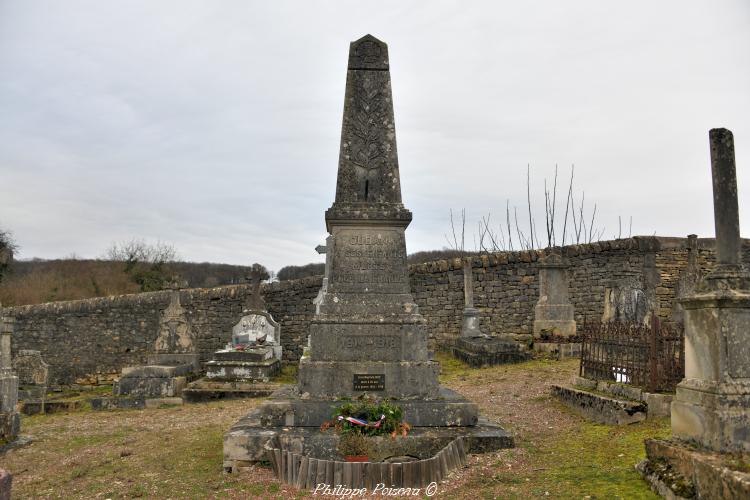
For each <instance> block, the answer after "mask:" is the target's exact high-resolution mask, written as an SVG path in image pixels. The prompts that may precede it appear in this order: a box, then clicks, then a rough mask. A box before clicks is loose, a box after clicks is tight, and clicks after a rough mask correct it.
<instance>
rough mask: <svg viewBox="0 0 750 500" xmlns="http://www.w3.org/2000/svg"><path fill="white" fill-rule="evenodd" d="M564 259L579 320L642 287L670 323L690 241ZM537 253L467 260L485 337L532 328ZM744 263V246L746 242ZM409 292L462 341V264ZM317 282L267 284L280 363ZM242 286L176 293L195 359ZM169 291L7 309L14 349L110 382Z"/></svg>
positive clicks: (444, 331) (230, 320)
mask: <svg viewBox="0 0 750 500" xmlns="http://www.w3.org/2000/svg"><path fill="white" fill-rule="evenodd" d="M563 254H564V255H565V256H566V257H567V258H568V260H569V261H570V265H571V266H570V269H569V277H570V290H569V292H570V298H571V301H572V303H573V305H574V307H575V319H576V322H577V323H578V327H579V328H581V327H582V326H583V323H584V322H585V321H600V320H601V319H602V315H603V314H604V313H605V308H606V306H605V295H606V294H607V293H608V292H611V291H612V290H613V289H615V290H619V289H626V290H631V289H633V290H639V293H642V295H643V297H644V300H645V301H646V302H645V303H647V305H648V307H650V308H651V310H653V311H655V312H656V313H657V314H658V315H659V317H660V318H662V319H665V320H670V319H671V318H672V316H673V307H674V304H675V300H674V297H675V289H676V286H677V282H678V280H679V277H680V273H683V272H684V270H685V268H686V267H687V260H688V259H687V255H688V251H687V240H686V238H661V237H645V238H641V237H636V238H628V239H622V240H614V241H604V242H599V243H594V244H590V245H574V246H568V247H564V248H563ZM540 255H541V252H540V251H533V250H532V251H524V252H502V253H497V254H491V255H483V256H481V257H474V258H473V259H472V271H473V274H474V303H475V307H476V308H478V309H479V311H480V321H481V328H482V331H484V332H485V333H489V334H499V333H513V334H517V335H519V336H521V338H524V336H526V335H528V334H530V333H531V331H532V325H533V321H534V306H535V304H536V301H537V295H538V276H537V262H538V260H539V257H540ZM744 256H745V261H746V262H748V261H749V260H748V258H749V257H750V242H748V241H744ZM713 260H714V259H713V240H711V239H699V240H698V263H699V264H700V267H701V269H703V270H708V269H710V267H711V266H712V264H713ZM409 276H410V281H411V287H412V291H413V294H414V297H415V300H416V302H417V304H418V305H419V307H420V312H421V313H422V315H423V316H424V317H425V319H426V320H427V328H428V331H429V335H430V338H431V339H432V340H433V341H435V342H437V343H442V342H445V341H450V340H451V339H453V338H455V337H457V336H458V335H459V332H460V329H461V317H462V311H463V270H462V264H461V261H460V260H459V259H452V260H441V261H435V262H430V263H426V264H418V265H414V266H411V267H410V269H409ZM321 283H322V277H312V278H304V279H301V280H295V281H285V282H281V283H273V284H270V285H266V286H265V287H264V290H263V294H264V296H265V299H266V303H267V305H268V309H269V311H270V312H271V314H272V315H273V316H274V318H275V319H276V320H277V321H278V322H279V323H281V328H282V333H281V335H282V344H283V347H284V361H285V362H287V363H296V362H297V361H298V360H299V358H300V356H301V353H302V347H303V346H304V345H306V344H307V330H308V325H309V323H310V320H311V319H312V317H313V315H314V313H315V306H314V305H313V303H312V301H313V299H314V298H315V296H316V295H317V293H318V290H319V289H320V286H321ZM247 292H248V287H247V286H245V285H231V286H224V287H217V288H208V289H187V290H182V291H181V292H180V302H181V304H182V307H183V308H184V309H185V310H186V314H187V317H188V321H190V323H191V327H192V328H193V331H194V332H195V334H196V339H197V345H198V350H199V352H200V354H201V359H202V360H203V361H207V360H208V359H210V357H211V354H212V353H213V351H215V350H216V349H218V348H220V347H222V346H223V345H224V344H226V343H227V342H228V341H229V340H230V338H231V329H232V328H231V327H232V325H234V324H235V323H236V322H237V321H238V320H239V318H240V316H241V311H242V308H243V304H244V303H245V299H246V294H247ZM168 303H169V291H164V292H152V293H142V294H135V295H123V296H115V297H105V298H98V299H88V300H80V301H70V302H53V303H49V304H41V305H34V306H22V307H15V308H8V310H7V311H6V313H7V314H11V315H14V316H15V317H16V323H15V332H14V335H13V349H14V352H16V350H20V349H33V350H38V351H41V353H42V357H43V358H44V360H45V361H46V362H47V363H48V364H49V369H50V374H49V377H50V383H51V384H72V383H93V384H97V383H99V384H102V383H109V382H111V380H112V379H113V378H114V377H115V376H116V375H117V373H119V371H120V369H121V368H122V367H123V366H128V365H134V364H140V363H143V362H144V361H145V358H146V355H147V354H148V353H149V352H150V350H151V348H152V346H153V344H154V341H155V340H156V335H157V332H158V330H159V327H158V323H159V315H160V313H161V311H162V310H164V308H166V307H167V305H168Z"/></svg>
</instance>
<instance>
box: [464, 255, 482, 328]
mask: <svg viewBox="0 0 750 500" xmlns="http://www.w3.org/2000/svg"><path fill="white" fill-rule="evenodd" d="M463 272H464V312H463V322H462V323H461V337H481V336H482V332H481V330H480V329H479V310H478V309H476V308H475V307H474V274H473V272H472V270H471V258H465V259H464V265H463Z"/></svg>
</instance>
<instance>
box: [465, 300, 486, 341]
mask: <svg viewBox="0 0 750 500" xmlns="http://www.w3.org/2000/svg"><path fill="white" fill-rule="evenodd" d="M481 335H482V331H481V330H480V329H479V310H478V309H475V308H473V307H466V308H464V314H463V322H462V323H461V336H462V337H467V338H468V337H479V336H481Z"/></svg>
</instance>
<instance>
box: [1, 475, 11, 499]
mask: <svg viewBox="0 0 750 500" xmlns="http://www.w3.org/2000/svg"><path fill="white" fill-rule="evenodd" d="M12 487H13V476H11V475H10V472H8V471H7V470H5V469H0V500H10V493H11V489H12Z"/></svg>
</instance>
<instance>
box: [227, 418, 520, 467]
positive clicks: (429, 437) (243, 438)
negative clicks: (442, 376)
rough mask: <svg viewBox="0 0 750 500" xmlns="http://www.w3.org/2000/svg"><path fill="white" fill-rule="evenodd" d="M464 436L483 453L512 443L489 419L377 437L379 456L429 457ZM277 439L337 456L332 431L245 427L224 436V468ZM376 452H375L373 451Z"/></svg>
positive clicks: (304, 451) (259, 456)
mask: <svg viewBox="0 0 750 500" xmlns="http://www.w3.org/2000/svg"><path fill="white" fill-rule="evenodd" d="M459 436H461V437H464V439H465V440H466V443H467V448H468V449H467V452H469V453H487V452H492V451H497V450H500V449H504V448H512V447H513V446H514V442H513V437H512V436H511V435H510V434H508V433H507V432H506V431H505V430H503V429H502V428H500V427H499V426H497V425H496V424H492V423H490V422H486V421H484V422H480V423H478V425H476V426H472V427H419V428H415V429H413V430H412V431H411V432H410V433H409V434H408V435H407V436H406V437H399V438H397V439H395V440H391V438H390V437H389V436H384V437H383V438H381V442H382V447H381V448H382V449H381V451H380V452H379V453H380V455H381V456H383V458H387V456H395V455H410V456H417V457H419V456H430V455H433V454H434V453H435V451H437V450H439V449H440V448H442V447H443V446H445V445H446V444H447V443H448V442H450V441H451V440H453V439H455V438H456V437H459ZM276 440H279V441H280V442H281V443H283V444H282V446H283V447H284V448H285V449H288V450H293V451H294V453H298V454H301V455H306V456H309V457H331V456H336V455H337V451H336V448H337V445H338V440H339V436H338V435H337V434H336V433H334V432H319V431H318V430H317V429H316V428H311V427H289V428H286V430H282V428H258V427H255V428H249V429H239V430H236V431H235V430H230V431H229V432H228V433H226V434H225V435H224V467H225V469H228V470H232V469H234V468H235V464H236V463H237V462H240V463H242V462H257V461H260V460H265V459H266V452H265V451H266V450H265V447H266V445H268V444H269V443H271V442H274V441H276ZM376 453H377V451H376Z"/></svg>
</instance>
